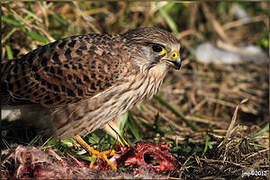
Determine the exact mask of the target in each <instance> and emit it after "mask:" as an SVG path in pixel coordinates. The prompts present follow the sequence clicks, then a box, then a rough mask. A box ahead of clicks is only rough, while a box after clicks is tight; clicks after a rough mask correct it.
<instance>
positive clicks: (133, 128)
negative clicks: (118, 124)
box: [127, 111, 142, 141]
mask: <svg viewBox="0 0 270 180" xmlns="http://www.w3.org/2000/svg"><path fill="white" fill-rule="evenodd" d="M134 121H135V119H134V117H133V116H132V113H131V112H130V111H128V123H127V125H128V128H129V129H130V131H131V133H132V134H133V136H134V137H135V138H136V140H137V141H139V140H142V137H141V136H140V134H139V133H138V131H137V128H136V125H135V122H134Z"/></svg>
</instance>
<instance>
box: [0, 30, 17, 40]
mask: <svg viewBox="0 0 270 180" xmlns="http://www.w3.org/2000/svg"><path fill="white" fill-rule="evenodd" d="M16 31H17V28H13V29H12V30H11V31H10V32H9V33H8V34H7V35H6V36H5V37H3V39H2V41H1V43H2V44H4V43H5V42H6V40H8V38H10V36H11V35H12V34H13V33H14V32H16Z"/></svg>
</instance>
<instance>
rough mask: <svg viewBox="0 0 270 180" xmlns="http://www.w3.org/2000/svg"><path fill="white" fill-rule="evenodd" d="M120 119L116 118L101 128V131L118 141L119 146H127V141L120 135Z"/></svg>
mask: <svg viewBox="0 0 270 180" xmlns="http://www.w3.org/2000/svg"><path fill="white" fill-rule="evenodd" d="M120 119H121V118H117V119H115V120H113V121H111V122H109V123H108V124H106V125H105V126H104V127H103V130H104V131H105V132H106V133H107V134H109V135H110V136H112V137H113V138H114V139H116V140H118V141H119V142H120V144H121V145H122V146H128V147H129V144H128V143H127V141H126V140H125V139H124V138H123V137H122V136H121V135H120V134H121V132H120V128H119V127H120Z"/></svg>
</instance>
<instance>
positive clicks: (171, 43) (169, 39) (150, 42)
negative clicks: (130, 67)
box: [123, 27, 181, 70]
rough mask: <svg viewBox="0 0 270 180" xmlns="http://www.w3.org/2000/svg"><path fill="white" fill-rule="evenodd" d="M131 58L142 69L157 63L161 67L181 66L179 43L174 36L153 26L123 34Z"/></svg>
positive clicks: (178, 67) (177, 67)
mask: <svg viewBox="0 0 270 180" xmlns="http://www.w3.org/2000/svg"><path fill="white" fill-rule="evenodd" d="M123 37H124V38H125V39H126V41H127V44H128V46H129V47H132V51H133V53H132V55H133V56H134V55H135V56H136V57H134V58H133V59H134V60H135V61H136V63H137V64H138V65H139V66H141V67H142V68H143V69H150V68H152V67H155V66H157V65H159V67H162V68H163V69H166V70H168V69H169V68H172V67H173V68H175V69H177V70H179V69H180V67H181V58H180V53H179V51H180V44H179V42H178V40H177V39H176V37H175V36H174V35H172V34H171V33H169V32H168V31H165V30H163V29H159V28H155V27H146V28H139V29H135V30H132V31H128V32H127V33H125V34H123Z"/></svg>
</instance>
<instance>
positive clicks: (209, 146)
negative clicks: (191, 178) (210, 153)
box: [202, 135, 213, 156]
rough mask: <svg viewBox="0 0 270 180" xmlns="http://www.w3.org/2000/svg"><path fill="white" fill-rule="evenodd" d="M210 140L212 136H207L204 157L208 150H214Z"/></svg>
mask: <svg viewBox="0 0 270 180" xmlns="http://www.w3.org/2000/svg"><path fill="white" fill-rule="evenodd" d="M210 140H211V138H210V136H208V135H206V136H205V146H204V150H203V154H202V156H204V154H205V153H206V151H207V150H208V148H209V149H212V148H213V146H212V144H211V143H210Z"/></svg>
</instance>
